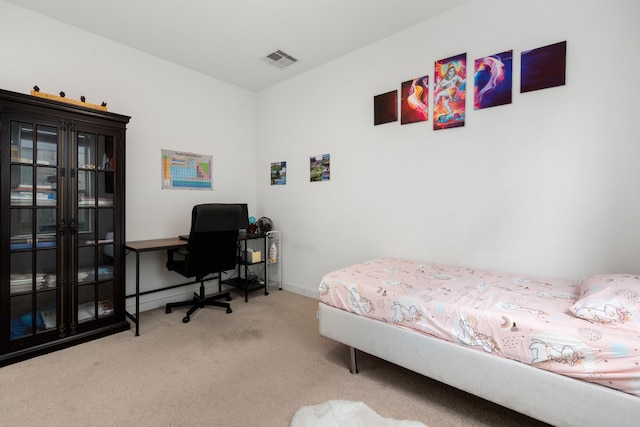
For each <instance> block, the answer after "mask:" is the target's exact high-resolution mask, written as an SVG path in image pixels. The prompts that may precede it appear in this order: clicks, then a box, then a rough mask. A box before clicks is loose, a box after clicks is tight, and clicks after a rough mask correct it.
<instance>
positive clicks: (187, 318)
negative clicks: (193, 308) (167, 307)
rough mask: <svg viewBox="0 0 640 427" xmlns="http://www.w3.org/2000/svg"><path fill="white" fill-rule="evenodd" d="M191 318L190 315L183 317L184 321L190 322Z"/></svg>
mask: <svg viewBox="0 0 640 427" xmlns="http://www.w3.org/2000/svg"><path fill="white" fill-rule="evenodd" d="M189 320H191V318H190V317H189V316H184V317H183V318H182V323H189Z"/></svg>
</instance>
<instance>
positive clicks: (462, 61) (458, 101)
mask: <svg viewBox="0 0 640 427" xmlns="http://www.w3.org/2000/svg"><path fill="white" fill-rule="evenodd" d="M466 70H467V54H466V53H462V54H460V55H457V56H452V57H450V58H447V59H442V60H440V61H436V63H435V66H434V86H433V129H434V130H439V129H449V128H455V127H460V126H464V121H465V110H466V108H465V100H466V77H467V71H466Z"/></svg>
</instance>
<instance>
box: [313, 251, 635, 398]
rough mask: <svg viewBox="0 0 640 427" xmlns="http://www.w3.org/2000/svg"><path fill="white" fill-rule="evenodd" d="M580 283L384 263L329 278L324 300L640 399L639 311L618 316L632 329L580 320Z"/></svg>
mask: <svg viewBox="0 0 640 427" xmlns="http://www.w3.org/2000/svg"><path fill="white" fill-rule="evenodd" d="M636 279H637V278H636ZM579 285H580V282H577V281H575V282H574V281H567V280H558V279H545V278H537V277H531V276H526V275H518V274H508V273H502V272H496V271H490V270H480V269H473V268H465V267H458V266H449V265H440V264H429V263H423V262H417V261H411V260H401V259H394V258H378V259H374V260H371V261H367V262H364V263H361V264H355V265H352V266H349V267H346V268H342V269H340V270H337V271H334V272H332V273H329V274H326V275H325V276H324V277H323V279H322V281H321V284H320V300H321V301H322V302H323V303H325V304H328V305H331V306H334V307H336V308H339V309H343V310H346V311H348V312H352V313H355V314H358V315H362V316H366V317H369V318H373V319H377V320H380V321H383V322H386V323H389V324H392V325H394V326H397V327H399V328H407V329H412V330H415V331H417V332H419V333H423V334H427V335H430V336H434V337H438V338H440V339H443V340H447V341H450V342H455V343H459V344H460V345H464V346H467V347H469V348H472V349H475V350H477V351H483V352H486V353H491V354H493V355H496V356H498V357H504V358H508V359H512V360H515V361H518V362H522V363H525V364H528V365H532V366H535V367H538V368H541V369H545V370H548V371H551V372H555V373H558V374H562V375H566V376H569V377H573V378H577V379H580V380H584V381H589V382H593V383H597V384H601V385H605V386H608V387H612V388H615V389H618V390H621V391H624V392H627V393H630V394H633V395H637V396H638V395H640V333H639V332H638V331H637V330H635V328H633V327H628V326H629V325H628V322H629V313H630V312H629V311H626V312H624V313H617V314H616V313H614V314H613V316H614V317H615V319H614V320H620V319H622V320H623V321H625V322H627V323H626V324H625V325H622V326H623V327H619V326H621V325H620V324H618V323H615V322H613V321H611V322H608V323H607V322H600V321H594V320H592V319H591V318H587V319H585V318H580V317H578V315H580V312H579V311H578V310H577V309H576V303H577V302H578V301H579V300H580V298H581V297H582V296H583V295H582V291H581V289H580V286H579ZM628 292H630V291H629V290H627V294H628ZM631 292H632V291H631ZM578 308H579V307H578ZM596 320H598V319H596ZM425 357H426V355H425Z"/></svg>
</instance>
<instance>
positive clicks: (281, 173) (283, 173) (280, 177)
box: [271, 162, 287, 185]
mask: <svg viewBox="0 0 640 427" xmlns="http://www.w3.org/2000/svg"><path fill="white" fill-rule="evenodd" d="M286 184H287V162H275V163H271V185H286Z"/></svg>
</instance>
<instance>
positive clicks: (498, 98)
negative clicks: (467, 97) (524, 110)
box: [473, 50, 513, 110]
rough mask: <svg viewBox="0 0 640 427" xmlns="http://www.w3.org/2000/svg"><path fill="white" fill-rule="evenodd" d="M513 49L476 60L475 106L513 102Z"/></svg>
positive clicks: (481, 106) (476, 107) (486, 106)
mask: <svg viewBox="0 0 640 427" xmlns="http://www.w3.org/2000/svg"><path fill="white" fill-rule="evenodd" d="M512 77H513V50H508V51H506V52H502V53H498V54H496V55H491V56H486V57H484V58H479V59H476V60H475V67H474V77H473V79H474V83H473V88H474V90H473V107H474V108H475V109H476V110H480V109H483V108H489V107H495V106H498V105H504V104H511V92H512V89H511V87H512V80H513V79H512Z"/></svg>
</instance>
